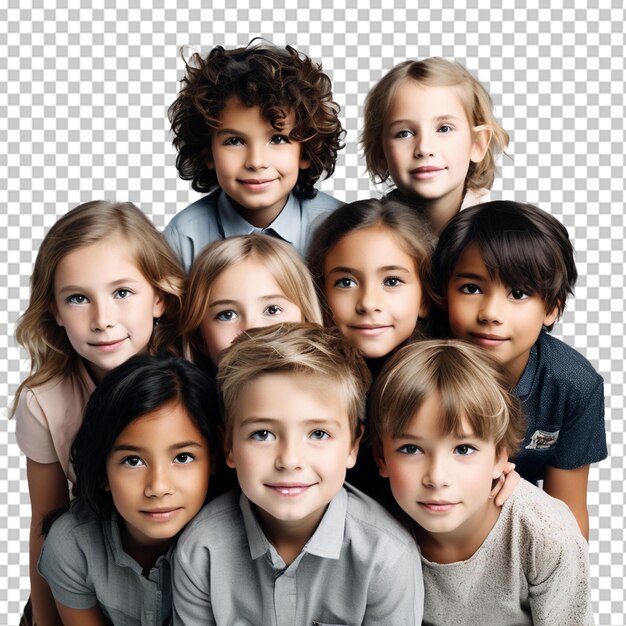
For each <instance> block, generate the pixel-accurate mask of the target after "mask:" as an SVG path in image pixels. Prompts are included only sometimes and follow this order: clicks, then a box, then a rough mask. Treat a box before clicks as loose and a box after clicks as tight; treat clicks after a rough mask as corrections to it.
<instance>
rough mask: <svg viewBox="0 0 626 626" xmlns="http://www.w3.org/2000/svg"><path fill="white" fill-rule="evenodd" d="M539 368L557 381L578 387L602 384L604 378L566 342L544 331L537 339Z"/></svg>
mask: <svg viewBox="0 0 626 626" xmlns="http://www.w3.org/2000/svg"><path fill="white" fill-rule="evenodd" d="M536 346H537V351H538V360H539V365H538V368H539V369H540V370H541V369H543V370H545V371H547V372H548V373H549V374H550V376H551V377H553V378H555V379H557V380H566V381H571V383H572V384H573V385H574V386H575V387H577V388H579V389H580V388H581V387H585V388H587V387H588V386H595V385H599V384H602V382H603V380H602V376H600V374H598V372H597V371H596V370H595V369H594V367H593V365H591V363H590V362H589V361H588V360H587V359H586V358H585V357H584V356H583V355H582V354H580V352H578V351H577V350H575V349H574V348H572V347H571V346H570V345H568V344H566V343H565V342H564V341H561V340H560V339H557V338H556V337H553V336H552V335H550V334H549V333H548V332H546V331H542V332H541V333H540V335H539V338H538V339H537V343H536Z"/></svg>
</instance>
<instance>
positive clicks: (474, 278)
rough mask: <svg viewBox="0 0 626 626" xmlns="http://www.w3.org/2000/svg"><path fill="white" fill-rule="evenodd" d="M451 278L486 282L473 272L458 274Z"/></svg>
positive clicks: (482, 277) (483, 277)
mask: <svg viewBox="0 0 626 626" xmlns="http://www.w3.org/2000/svg"><path fill="white" fill-rule="evenodd" d="M452 278H470V279H472V280H487V278H486V277H485V276H483V275H482V274H474V273H473V272H458V273H456V274H454V275H453V276H452Z"/></svg>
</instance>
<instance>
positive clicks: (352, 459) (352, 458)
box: [346, 424, 365, 469]
mask: <svg viewBox="0 0 626 626" xmlns="http://www.w3.org/2000/svg"><path fill="white" fill-rule="evenodd" d="M364 431H365V427H364V426H363V424H360V425H359V434H358V435H357V436H356V437H355V438H354V443H353V444H352V447H351V448H350V452H348V458H347V459H346V467H347V468H348V469H350V468H351V467H354V466H355V465H356V459H357V457H358V456H359V445H360V444H361V438H362V437H363V432H364Z"/></svg>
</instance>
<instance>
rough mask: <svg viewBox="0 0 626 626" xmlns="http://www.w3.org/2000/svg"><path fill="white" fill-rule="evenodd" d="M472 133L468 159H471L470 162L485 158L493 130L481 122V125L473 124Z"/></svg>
mask: <svg viewBox="0 0 626 626" xmlns="http://www.w3.org/2000/svg"><path fill="white" fill-rule="evenodd" d="M472 135H473V137H472V140H473V141H472V150H471V152H470V161H472V163H480V162H481V161H482V160H483V159H484V158H485V154H487V150H488V149H489V142H490V141H491V136H492V135H493V131H492V130H491V128H489V126H487V125H486V124H483V125H481V126H474V128H472Z"/></svg>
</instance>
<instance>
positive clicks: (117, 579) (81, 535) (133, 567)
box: [37, 507, 172, 626]
mask: <svg viewBox="0 0 626 626" xmlns="http://www.w3.org/2000/svg"><path fill="white" fill-rule="evenodd" d="M171 552H172V548H170V551H169V552H168V554H166V555H164V556H161V557H159V559H158V561H157V562H156V564H155V566H154V567H153V568H152V569H151V570H150V572H149V573H148V577H147V578H146V577H145V576H143V575H142V572H141V566H140V565H139V564H138V563H137V562H136V561H135V560H134V559H133V558H131V557H130V556H129V555H128V554H126V552H124V549H123V547H122V540H121V537H120V532H119V527H118V524H117V520H116V519H115V518H113V519H110V520H104V521H103V520H100V519H97V518H95V517H94V516H93V514H91V513H90V512H88V511H86V510H84V509H79V508H78V507H75V508H73V509H71V510H70V511H68V512H67V513H64V514H63V515H62V516H61V517H59V519H57V520H56V521H55V522H54V524H53V525H52V528H51V529H50V532H49V533H48V536H47V537H46V541H45V543H44V546H43V550H42V552H41V556H40V557H39V563H38V564H37V569H38V570H39V573H40V574H41V575H42V576H43V577H44V578H45V579H46V581H47V582H48V585H49V586H50V589H51V590H52V594H53V595H54V599H55V600H57V601H58V602H60V603H61V604H64V605H65V606H67V607H70V608H73V609H89V608H91V607H94V606H96V605H100V609H101V610H102V613H103V615H104V616H105V617H107V618H108V619H110V620H111V621H112V622H113V623H114V624H115V625H116V626H139V625H141V626H155V625H165V624H170V623H171V614H172V591H171V580H170V564H169V558H170V556H171Z"/></svg>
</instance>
